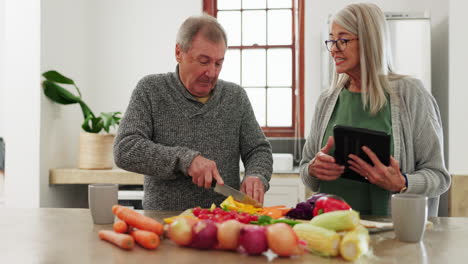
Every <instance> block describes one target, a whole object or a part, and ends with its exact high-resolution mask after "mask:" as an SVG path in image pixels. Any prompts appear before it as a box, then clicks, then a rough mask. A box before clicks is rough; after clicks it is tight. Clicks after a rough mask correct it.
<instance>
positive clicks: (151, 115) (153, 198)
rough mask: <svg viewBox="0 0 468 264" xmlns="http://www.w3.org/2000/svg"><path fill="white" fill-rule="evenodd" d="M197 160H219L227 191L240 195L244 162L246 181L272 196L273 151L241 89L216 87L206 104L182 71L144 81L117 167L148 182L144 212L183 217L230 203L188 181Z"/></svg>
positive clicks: (117, 146) (124, 127) (124, 129)
mask: <svg viewBox="0 0 468 264" xmlns="http://www.w3.org/2000/svg"><path fill="white" fill-rule="evenodd" d="M199 154H201V155H202V156H203V157H205V158H208V159H211V160H213V161H215V162H216V165H217V168H218V171H219V173H220V174H221V177H222V178H223V180H224V182H225V184H227V185H230V186H232V187H234V188H236V189H239V187H240V176H239V158H240V157H242V160H243V162H244V165H245V175H247V176H248V177H249V176H255V177H258V178H259V179H260V180H261V181H262V182H263V184H264V186H265V190H268V188H269V184H268V182H269V180H270V178H271V172H272V163H273V160H272V154H271V146H270V143H269V142H268V141H267V139H266V138H265V136H264V134H263V132H262V129H261V128H260V126H259V125H258V123H257V121H256V119H255V115H254V113H253V110H252V107H251V105H250V102H249V99H248V97H247V94H246V92H245V90H244V89H243V88H242V87H240V86H239V85H237V84H234V83H230V82H225V81H222V80H218V82H217V84H216V87H215V89H214V90H213V93H212V95H211V98H210V99H209V100H208V102H207V103H206V104H202V103H200V102H198V101H197V100H196V98H194V97H193V96H192V95H191V94H190V93H189V92H188V91H187V90H186V89H185V87H184V86H183V84H182V82H181V81H180V80H179V75H178V72H177V71H176V72H171V73H166V74H157V75H156V74H154V75H148V76H146V77H144V78H143V79H142V80H141V81H140V82H139V83H138V85H137V87H136V89H135V90H134V91H133V94H132V97H131V99H130V103H129V105H128V108H127V111H126V112H125V115H124V117H123V119H122V122H121V124H120V126H119V130H118V134H117V137H116V139H115V143H114V159H115V163H116V164H117V166H118V167H120V168H123V169H125V170H128V171H133V172H137V173H141V174H144V175H145V179H144V198H143V208H144V209H152V210H185V209H187V208H190V207H195V206H202V207H205V208H206V207H209V206H210V205H211V203H216V204H219V203H220V202H222V201H223V200H224V199H225V197H223V196H221V195H219V194H217V193H215V192H213V189H205V188H200V187H198V186H197V185H196V184H194V183H193V182H192V178H191V177H190V176H188V175H187V168H188V166H189V165H190V163H191V162H192V160H193V158H194V157H195V156H197V155H199Z"/></svg>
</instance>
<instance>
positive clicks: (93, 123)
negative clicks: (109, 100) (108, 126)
mask: <svg viewBox="0 0 468 264" xmlns="http://www.w3.org/2000/svg"><path fill="white" fill-rule="evenodd" d="M102 125H103V122H102V119H101V117H94V116H91V115H89V116H87V117H86V118H85V120H84V122H83V124H82V125H81V128H83V130H84V131H86V132H89V133H99V132H100V131H101V130H102V128H103V127H102Z"/></svg>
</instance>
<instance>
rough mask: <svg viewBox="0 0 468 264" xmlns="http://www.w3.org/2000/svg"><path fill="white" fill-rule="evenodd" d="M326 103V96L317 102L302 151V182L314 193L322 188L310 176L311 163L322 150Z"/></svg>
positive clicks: (300, 168) (317, 181) (318, 181)
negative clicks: (321, 124) (321, 139)
mask: <svg viewBox="0 0 468 264" xmlns="http://www.w3.org/2000/svg"><path fill="white" fill-rule="evenodd" d="M323 101H324V94H322V95H321V96H320V98H319V99H318V100H317V105H316V107H315V111H314V116H313V117H312V123H311V128H310V132H309V136H308V137H307V139H306V142H305V144H304V148H303V150H302V160H301V162H300V163H299V173H300V175H301V179H302V182H303V183H304V185H305V186H307V187H309V189H311V190H312V191H313V192H317V191H318V189H319V187H320V180H319V179H317V178H315V177H313V176H311V175H310V174H309V162H310V161H311V160H312V159H313V158H314V157H315V154H317V152H318V151H319V150H320V146H319V144H320V135H321V134H322V133H320V120H321V115H322V112H323V109H322V106H323Z"/></svg>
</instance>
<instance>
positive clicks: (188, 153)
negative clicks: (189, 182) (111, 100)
mask: <svg viewBox="0 0 468 264" xmlns="http://www.w3.org/2000/svg"><path fill="white" fill-rule="evenodd" d="M148 83H149V82H145V79H143V80H142V81H140V82H139V83H138V85H137V87H136V88H135V90H134V91H133V94H132V96H131V99H130V103H129V105H128V108H127V111H126V112H125V115H124V117H123V118H122V120H121V122H120V125H119V129H118V132H117V137H116V139H115V142H114V160H115V163H116V165H117V166H118V167H120V168H122V169H124V170H128V171H132V172H136V173H142V174H145V175H150V176H155V177H156V176H157V177H160V178H161V179H162V180H172V179H175V178H176V177H177V172H181V173H183V174H184V175H187V168H188V166H190V163H191V162H192V160H193V159H194V158H195V156H197V155H199V154H200V152H198V151H194V150H191V149H189V148H186V147H178V146H175V147H172V146H171V147H169V146H165V145H162V144H158V143H157V142H154V141H152V137H153V135H152V133H153V131H154V130H153V121H152V120H153V118H152V109H151V102H150V99H149V98H150V96H149V95H148V94H147V89H148V88H147V87H146V85H149V84H148ZM179 174H180V173H179Z"/></svg>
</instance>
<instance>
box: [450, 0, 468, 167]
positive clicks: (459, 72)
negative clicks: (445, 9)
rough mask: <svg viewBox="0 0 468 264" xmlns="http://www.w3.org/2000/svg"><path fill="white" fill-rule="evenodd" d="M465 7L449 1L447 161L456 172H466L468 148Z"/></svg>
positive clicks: (463, 3) (458, 0)
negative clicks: (467, 151) (448, 156)
mask: <svg viewBox="0 0 468 264" xmlns="http://www.w3.org/2000/svg"><path fill="white" fill-rule="evenodd" d="M466 10H468V2H467V1H465V0H451V1H450V20H449V25H450V31H449V36H450V37H449V47H450V55H449V62H450V64H449V68H450V93H449V101H450V105H449V116H450V117H449V119H450V123H449V135H450V137H449V150H450V159H449V163H450V172H451V173H452V174H457V175H468V166H467V155H466V150H467V149H468V138H467V131H468V122H467V116H468V107H467V104H466V99H467V98H468V89H467V87H468V84H467V82H466V78H465V76H466V68H467V67H466V64H467V62H468V53H467V52H466V47H465V46H466V43H468V35H467V34H466V32H467V30H466V25H467V21H466Z"/></svg>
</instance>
